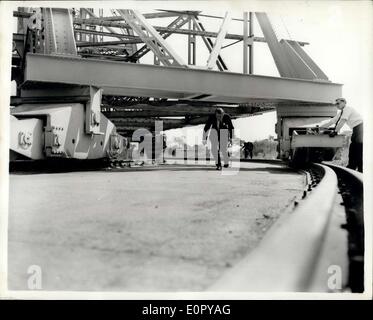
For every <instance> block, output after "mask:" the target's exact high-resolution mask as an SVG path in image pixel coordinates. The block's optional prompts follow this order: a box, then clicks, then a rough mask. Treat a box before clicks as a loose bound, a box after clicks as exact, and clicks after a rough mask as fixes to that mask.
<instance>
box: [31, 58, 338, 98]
mask: <svg viewBox="0 0 373 320" xmlns="http://www.w3.org/2000/svg"><path fill="white" fill-rule="evenodd" d="M26 59H27V61H26V62H27V63H26V69H25V81H26V83H25V84H24V88H27V84H28V83H30V84H31V83H32V82H39V85H40V83H45V84H48V83H49V85H51V84H69V85H83V86H89V85H94V86H96V87H99V88H102V89H103V94H104V95H122V96H137V97H155V98H173V99H184V100H192V101H193V100H194V101H198V100H200V101H214V102H220V103H237V104H239V103H250V102H253V101H255V100H256V101H260V100H264V101H268V100H270V101H271V102H281V101H283V102H309V103H326V104H329V103H332V102H333V101H334V100H335V99H336V98H337V97H339V96H341V94H342V90H341V89H342V85H341V84H335V83H331V82H325V81H315V80H314V81H310V80H303V79H289V78H278V77H269V76H259V75H243V74H239V73H232V72H219V71H211V70H200V69H194V68H193V69H186V68H182V67H174V66H173V67H164V66H154V65H145V64H133V63H125V62H116V61H103V60H95V59H82V58H79V57H65V56H49V55H42V54H30V53H29V54H27V57H26ZM160 80H161V81H160Z"/></svg>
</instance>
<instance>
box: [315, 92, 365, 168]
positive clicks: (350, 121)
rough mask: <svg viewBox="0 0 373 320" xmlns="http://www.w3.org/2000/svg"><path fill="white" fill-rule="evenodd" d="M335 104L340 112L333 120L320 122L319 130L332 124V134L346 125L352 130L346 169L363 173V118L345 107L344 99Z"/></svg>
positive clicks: (339, 99)
mask: <svg viewBox="0 0 373 320" xmlns="http://www.w3.org/2000/svg"><path fill="white" fill-rule="evenodd" d="M335 103H336V106H337V109H338V110H340V112H338V113H337V115H336V116H335V117H334V118H331V119H330V120H328V121H326V122H321V123H320V128H324V129H326V128H328V127H330V126H331V125H333V124H334V125H335V126H334V132H335V133H338V132H339V131H340V130H341V129H342V127H343V126H344V124H347V125H348V126H349V127H350V128H351V129H352V136H351V143H350V148H349V152H348V165H347V168H350V169H353V170H358V171H360V172H363V118H362V117H361V115H360V114H359V113H358V112H357V111H355V110H354V109H353V108H351V107H349V106H346V99H344V98H338V99H337V100H336V101H335Z"/></svg>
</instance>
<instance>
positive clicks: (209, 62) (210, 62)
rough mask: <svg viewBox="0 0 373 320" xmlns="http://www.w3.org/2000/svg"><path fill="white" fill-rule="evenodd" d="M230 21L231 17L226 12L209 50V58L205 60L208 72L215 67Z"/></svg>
mask: <svg viewBox="0 0 373 320" xmlns="http://www.w3.org/2000/svg"><path fill="white" fill-rule="evenodd" d="M230 21H231V16H230V14H229V12H226V13H225V16H224V20H223V22H222V24H221V26H220V29H219V32H218V36H217V37H216V40H215V43H214V46H213V48H212V50H211V53H210V56H209V58H208V60H207V69H209V70H211V69H212V68H213V67H214V65H215V63H216V61H217V59H218V56H219V53H220V50H221V47H222V45H223V41H224V38H225V35H226V34H227V32H228V25H229V23H230Z"/></svg>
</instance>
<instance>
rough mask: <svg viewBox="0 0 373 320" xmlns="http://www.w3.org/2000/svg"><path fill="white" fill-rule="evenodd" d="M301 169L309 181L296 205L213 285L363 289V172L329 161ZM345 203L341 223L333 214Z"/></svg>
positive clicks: (229, 288)
mask: <svg viewBox="0 0 373 320" xmlns="http://www.w3.org/2000/svg"><path fill="white" fill-rule="evenodd" d="M302 171H303V173H304V174H305V175H306V177H307V183H306V187H305V190H304V192H303V197H302V200H301V201H299V202H295V206H296V209H295V210H294V211H293V212H292V213H291V214H290V215H288V216H285V217H282V218H280V220H279V221H277V222H276V224H275V225H274V226H273V227H272V228H271V230H269V232H268V233H267V235H266V236H265V238H264V239H263V240H262V242H261V243H260V244H259V246H258V247H257V249H256V250H255V251H254V252H252V253H250V254H249V255H248V256H247V257H246V258H245V259H244V260H242V261H241V262H240V263H239V264H238V265H236V266H235V267H234V268H233V269H232V270H230V271H229V272H227V273H226V274H224V275H223V277H221V278H220V279H219V280H218V281H217V282H216V283H215V284H214V285H212V286H211V287H210V288H209V290H211V291H254V292H261V291H267V292H268V291H271V292H276V291H277V292H310V291H311V292H312V291H322V292H345V291H347V292H363V291H364V222H363V220H364V219H363V178H362V174H361V173H359V172H355V171H353V170H350V169H347V168H345V167H341V166H337V165H334V164H332V163H327V162H325V163H324V164H310V165H309V166H308V167H307V168H304V169H303V170H302ZM340 199H342V201H340ZM341 206H343V208H344V210H343V209H342V212H343V211H345V218H344V219H342V221H343V220H345V222H344V223H342V224H339V222H338V219H335V217H333V215H335V214H336V211H339V212H341ZM339 221H341V220H340V217H339ZM336 224H337V225H336ZM343 230H346V231H347V232H348V235H347V237H346V234H345V233H344V234H342V235H341V232H343ZM337 233H339V235H338V234H337ZM344 238H347V239H344ZM341 240H342V241H341ZM343 240H347V241H343ZM336 241H337V243H336ZM333 251H337V253H336V252H333ZM336 268H337V269H336ZM337 273H338V274H337ZM333 275H334V276H340V277H341V279H337V278H334V279H332V277H333ZM331 280H333V281H334V283H333V281H331Z"/></svg>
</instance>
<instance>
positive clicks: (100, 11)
mask: <svg viewBox="0 0 373 320" xmlns="http://www.w3.org/2000/svg"><path fill="white" fill-rule="evenodd" d="M98 16H99V17H100V18H102V17H103V16H104V9H98ZM100 31H101V32H103V31H104V27H103V26H100ZM102 41H104V36H100V38H99V42H102Z"/></svg>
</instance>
